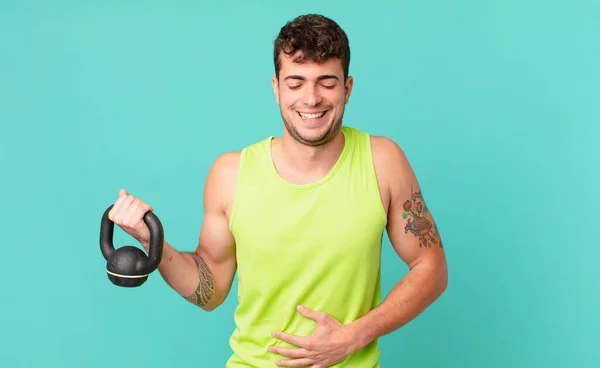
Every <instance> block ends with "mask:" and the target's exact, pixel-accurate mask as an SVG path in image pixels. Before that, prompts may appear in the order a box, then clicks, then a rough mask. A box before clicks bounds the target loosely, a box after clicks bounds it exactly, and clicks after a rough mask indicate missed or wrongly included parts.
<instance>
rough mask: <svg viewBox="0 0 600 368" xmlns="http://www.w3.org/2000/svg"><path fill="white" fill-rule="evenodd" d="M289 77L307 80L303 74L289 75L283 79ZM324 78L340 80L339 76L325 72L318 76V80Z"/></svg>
mask: <svg viewBox="0 0 600 368" xmlns="http://www.w3.org/2000/svg"><path fill="white" fill-rule="evenodd" d="M288 79H297V80H306V78H305V77H303V76H301V75H288V76H287V77H285V78H284V79H283V80H288ZM324 79H336V80H339V78H338V77H337V76H335V75H333V74H325V75H320V76H318V77H317V80H319V81H321V80H324Z"/></svg>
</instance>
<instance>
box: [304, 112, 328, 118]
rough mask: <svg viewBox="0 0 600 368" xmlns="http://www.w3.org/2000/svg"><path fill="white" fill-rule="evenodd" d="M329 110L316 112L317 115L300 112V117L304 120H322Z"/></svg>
mask: <svg viewBox="0 0 600 368" xmlns="http://www.w3.org/2000/svg"><path fill="white" fill-rule="evenodd" d="M327 111H329V110H325V111H321V112H316V113H305V112H300V111H297V112H298V115H300V117H301V118H302V119H319V118H322V117H323V116H324V115H325V114H326V113H327Z"/></svg>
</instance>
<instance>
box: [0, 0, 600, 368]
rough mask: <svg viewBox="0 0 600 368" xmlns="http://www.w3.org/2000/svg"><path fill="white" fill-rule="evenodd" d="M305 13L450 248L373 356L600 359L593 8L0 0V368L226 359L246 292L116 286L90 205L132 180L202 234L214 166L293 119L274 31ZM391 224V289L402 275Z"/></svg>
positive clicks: (121, 238)
mask: <svg viewBox="0 0 600 368" xmlns="http://www.w3.org/2000/svg"><path fill="white" fill-rule="evenodd" d="M309 12H315V13H321V14H324V15H327V16H329V17H332V18H333V19H334V20H336V21H338V22H339V23H340V25H341V26H342V27H344V29H345V30H346V31H347V33H348V35H349V38H350V42H351V48H352V61H351V67H350V70H351V74H352V75H353V76H354V78H355V89H354V92H353V95H352V97H351V99H350V103H349V105H348V106H347V110H346V115H345V120H344V123H345V124H346V125H349V126H354V127H356V128H359V129H363V130H366V131H368V132H370V133H372V134H382V135H387V136H389V137H391V138H392V139H394V140H395V141H396V142H397V143H398V144H400V145H401V146H402V148H403V149H404V151H405V152H406V154H407V156H408V157H409V159H410V161H411V163H412V165H413V167H414V170H415V172H416V173H417V176H418V178H419V181H420V183H421V185H422V187H423V191H424V194H425V198H426V199H427V201H428V203H429V206H430V208H431V210H432V211H433V214H434V216H435V218H436V220H437V222H438V226H439V229H440V231H441V233H442V236H443V239H444V244H445V248H446V252H447V257H448V263H449V286H448V289H447V291H446V292H445V293H444V294H443V296H442V297H441V298H440V299H438V300H437V301H436V302H435V303H434V304H433V305H432V306H431V307H430V308H428V309H427V310H426V311H425V312H424V313H423V314H421V315H420V316H419V317H418V318H417V319H415V320H413V321H412V322H410V323H409V324H408V325H406V326H405V327H403V328H401V329H399V330H397V331H395V332H393V333H391V334H389V335H386V336H385V337H383V338H382V339H381V340H380V344H381V350H382V358H381V363H382V367H385V368H396V367H461V368H467V367H469V368H470V367H477V368H481V367H486V368H492V367H498V368H500V367H502V368H505V367H528V368H529V367H545V368H549V367H578V368H580V367H598V366H600V338H599V330H600V329H599V327H600V321H599V317H598V311H599V310H600V287H599V286H598V285H599V279H600V277H599V276H600V272H599V271H598V257H599V256H600V251H599V250H598V249H599V247H598V224H597V222H598V204H599V200H598V184H600V183H599V181H600V180H599V179H600V175H599V172H598V171H599V169H598V166H599V165H598V161H599V160H598V155H599V153H600V152H599V151H600V150H599V149H598V145H597V141H598V139H599V138H600V134H599V133H600V129H599V128H598V124H599V123H600V92H599V91H600V42H599V40H600V21H598V19H600V3H598V2H597V1H592V0H589V1H583V0H580V1H553V0H546V1H541V0H518V1H517V0H503V1H494V0H493V1H452V2H449V1H441V0H425V1H413V2H407V1H397V2H392V1H390V2H382V1H376V0H371V1H362V2H355V1H348V0H346V1H303V2H294V3H292V2H283V1H273V2H256V3H254V4H251V3H250V2H243V1H221V2H201V1H197V2H194V1H171V2H166V1H145V2H141V1H129V2H125V1H107V0H105V1H86V2H83V1H54V2H42V1H39V2H34V1H6V0H5V1H2V2H0V124H1V125H0V126H1V127H0V165H1V171H0V177H1V181H0V189H1V190H0V209H1V211H0V224H1V225H0V227H1V230H2V231H1V234H2V235H1V236H2V247H1V254H2V266H1V267H0V276H1V280H2V281H1V285H2V289H1V290H2V292H1V294H0V362H2V363H1V365H2V366H3V367H7V368H9V367H10V368H16V367H36V368H37V367H52V368H54V367H86V368H94V367H111V368H121V367H144V368H151V367H203V368H204V367H223V366H224V362H225V361H226V360H227V358H228V357H229V356H230V354H231V351H230V349H229V344H228V339H229V335H230V334H231V332H232V331H233V329H234V324H233V320H232V315H233V311H234V308H235V307H236V301H237V299H236V294H237V286H236V285H235V284H234V287H233V289H232V291H231V294H230V295H229V298H228V299H227V300H226V302H225V303H224V304H223V305H222V306H221V307H220V308H218V309H217V310H215V311H213V312H211V313H206V312H204V311H202V310H200V309H199V308H197V307H194V306H192V305H191V304H189V303H187V302H186V301H184V300H183V299H182V298H180V297H179V296H178V295H177V294H176V293H175V292H174V291H173V290H172V289H170V288H169V287H168V286H167V285H166V284H165V282H164V281H163V280H162V279H161V278H160V276H159V275H158V273H155V274H152V275H151V277H150V279H149V281H148V282H147V283H146V284H145V285H144V286H143V287H141V288H138V289H122V288H117V287H115V286H113V285H112V284H111V283H110V282H109V281H108V279H107V277H106V273H105V265H106V262H105V260H104V259H103V258H102V255H101V253H100V249H99V246H98V238H99V229H100V218H101V215H102V213H103V211H104V210H105V209H106V208H107V207H108V206H109V205H110V204H111V203H113V202H114V200H115V199H116V196H117V193H118V190H119V189H120V188H127V189H128V190H129V191H130V192H131V193H132V194H134V195H136V196H138V197H140V198H142V199H144V200H145V201H147V202H148V203H150V204H151V205H152V206H153V207H154V208H155V211H156V213H157V215H158V216H159V217H160V219H161V220H162V222H163V225H164V228H165V237H166V239H167V240H168V241H169V242H170V243H172V244H173V245H174V246H175V247H176V248H177V249H179V250H188V251H189V250H192V249H194V247H195V246H196V242H197V238H198V234H199V229H200V225H201V223H202V219H203V209H202V191H203V185H204V180H205V177H206V175H207V172H208V169H209V167H210V165H211V163H212V161H213V160H214V159H215V158H216V157H217V156H218V155H219V154H221V153H223V152H225V151H232V150H239V149H241V148H242V147H244V146H246V145H249V144H251V143H254V142H255V141H258V140H260V139H263V138H265V137H266V136H268V135H276V136H279V135H281V134H282V130H283V125H282V123H281V117H280V115H279V110H278V106H277V105H276V104H275V100H274V97H273V93H272V89H271V82H270V78H271V76H272V75H273V61H272V45H273V40H274V39H275V37H276V35H277V32H278V31H279V28H280V27H281V26H283V24H284V23H285V22H286V21H288V20H291V19H292V18H294V17H295V16H297V15H300V14H303V13H309ZM386 236H387V234H386ZM384 239H385V242H384V244H383V247H384V252H383V256H384V257H383V265H382V267H383V271H382V287H383V291H384V294H387V292H389V290H390V289H391V288H392V286H393V285H394V284H395V283H396V282H398V281H399V280H400V278H401V277H403V276H404V275H405V274H406V272H407V271H408V270H407V267H406V266H405V265H403V264H402V263H401V261H400V260H399V259H398V258H397V256H396V255H395V253H394V252H393V250H392V249H391V246H390V243H389V241H388V240H387V237H386V238H384ZM115 242H116V243H117V244H119V245H121V244H135V243H134V242H133V240H132V238H130V237H128V236H127V234H125V233H124V232H123V231H121V230H120V229H118V228H117V229H116V231H115Z"/></svg>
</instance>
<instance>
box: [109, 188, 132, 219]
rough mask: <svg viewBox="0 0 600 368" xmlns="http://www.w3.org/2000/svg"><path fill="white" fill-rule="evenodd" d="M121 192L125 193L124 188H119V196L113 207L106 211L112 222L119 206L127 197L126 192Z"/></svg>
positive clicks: (119, 209)
mask: <svg viewBox="0 0 600 368" xmlns="http://www.w3.org/2000/svg"><path fill="white" fill-rule="evenodd" d="M122 193H127V192H126V191H125V189H121V191H120V192H119V198H117V200H116V202H115V204H114V205H113V208H112V209H111V210H110V211H109V212H108V218H109V219H110V220H111V221H113V222H115V218H116V217H117V215H118V214H119V211H121V206H122V205H123V201H125V199H127V196H128V194H122Z"/></svg>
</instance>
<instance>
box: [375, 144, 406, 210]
mask: <svg viewBox="0 0 600 368" xmlns="http://www.w3.org/2000/svg"><path fill="white" fill-rule="evenodd" d="M371 151H372V153H373V164H374V166H375V173H376V176H377V181H378V184H379V189H380V193H381V197H382V200H383V202H384V207H385V208H386V212H387V210H388V207H389V205H390V201H392V200H393V199H394V198H395V197H396V195H395V194H397V193H398V192H403V191H404V190H405V189H406V188H410V187H411V185H412V186H414V185H415V183H416V178H415V174H414V172H413V170H412V167H411V165H410V163H409V162H408V158H407V157H406V155H405V153H404V151H403V150H402V148H401V147H400V146H399V145H398V143H396V142H395V141H394V140H393V139H391V138H389V137H386V136H371Z"/></svg>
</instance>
